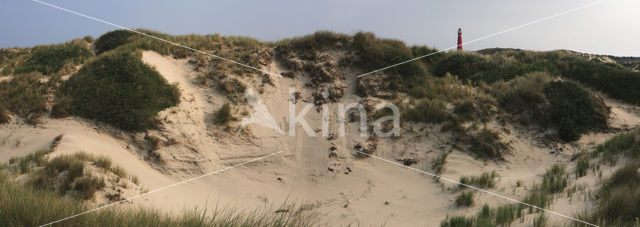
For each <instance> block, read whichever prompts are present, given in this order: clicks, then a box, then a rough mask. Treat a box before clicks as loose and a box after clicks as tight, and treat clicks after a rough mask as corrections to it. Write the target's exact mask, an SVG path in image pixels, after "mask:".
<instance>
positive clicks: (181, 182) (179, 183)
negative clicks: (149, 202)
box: [40, 151, 282, 227]
mask: <svg viewBox="0 0 640 227" xmlns="http://www.w3.org/2000/svg"><path fill="white" fill-rule="evenodd" d="M280 153H282V151H278V152H276V153H272V154H268V155H264V156H260V157H257V158H254V159H251V160H249V161H245V162H241V163H238V164H235V165H232V166H229V167H226V168H223V169H219V170H216V171H213V172H210V173H207V174H204V175H200V176H197V177H194V178H191V179H188V180H184V181H180V182H178V183H175V184H171V185H167V186H164V187H160V188H157V189H154V190H153V191H149V192H146V193H142V194H140V195H136V196H132V197H129V198H127V199H124V200H120V201H118V202H114V203H110V204H107V205H104V206H101V207H97V208H94V209H91V210H87V211H85V212H82V213H78V214H74V215H71V216H69V217H66V218H63V219H60V220H57V221H53V222H50V223H47V224H44V225H40V227H42V226H50V225H53V224H55V223H58V222H62V221H66V220H69V219H72V218H75V217H78V216H81V215H85V214H88V213H91V212H94V211H98V210H101V209H104V208H107V207H111V206H113V205H117V204H120V203H124V202H128V201H131V200H134V199H137V198H140V197H142V196H145V195H149V194H151V193H154V192H158V191H162V190H165V189H168V188H171V187H175V186H178V185H181V184H184V183H187V182H191V181H195V180H198V179H200V178H203V177H207V176H211V175H214V174H218V173H221V172H224V171H227V170H230V169H233V168H235V167H238V166H243V165H246V164H249V163H252V162H255V161H258V160H261V159H264V158H267V157H271V156H273V155H276V154H280Z"/></svg>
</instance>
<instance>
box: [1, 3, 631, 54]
mask: <svg viewBox="0 0 640 227" xmlns="http://www.w3.org/2000/svg"><path fill="white" fill-rule="evenodd" d="M41 1H44V2H48V3H50V4H54V5H58V6H60V7H63V8H67V9H69V10H73V11H76V12H79V13H83V14H86V15H89V16H92V17H95V18H99V19H102V20H105V21H108V22H111V23H113V24H118V25H121V26H124V27H128V28H146V29H152V30H157V31H161V32H165V33H169V34H174V35H182V34H190V33H195V34H213V33H219V34H222V35H241V36H249V37H253V38H257V39H260V40H264V41H276V40H280V39H284V38H289V37H293V36H302V35H306V34H310V33H313V32H315V31H318V30H331V31H335V32H340V33H348V34H353V33H356V32H358V31H367V32H373V33H375V34H376V35H377V36H379V37H383V38H394V39H399V40H402V41H404V42H406V43H407V44H410V45H428V46H432V47H436V48H438V49H445V48H449V47H452V46H455V45H456V41H457V34H456V33H457V29H458V27H461V28H462V30H463V41H470V40H474V39H477V38H481V37H485V36H487V35H491V34H494V33H496V32H500V31H503V30H506V29H509V28H513V27H516V26H519V25H523V24H527V23H529V22H532V21H535V20H538V19H541V18H544V17H548V16H551V15H554V14H557V13H560V12H564V11H567V10H571V9H575V8H578V7H581V6H584V5H587V4H589V3H592V2H595V1H597V0H561V1H559V0H538V1H531V0H448V1H447V0H439V1H434V0H393V1H391V0H388V1H380V0H323V1H303V0H274V1H265V0H251V1H250V0H216V1H206V0H185V1H175V0H140V1H135V0H129V1H125V0H109V1H94V0H41ZM114 29H117V28H116V27H114V26H112V25H108V24H104V23H100V22H97V21H93V20H90V19H87V18H84V17H80V16H78V15H74V14H70V13H68V12H64V11H61V10H59V9H55V8H52V7H50V6H46V5H43V4H41V3H38V2H34V1H31V0H1V1H0V31H2V32H1V34H0V48H6V47H15V46H19V47H28V46H34V45H38V44H53V43H60V42H64V41H68V40H71V39H73V38H78V37H84V36H86V35H91V36H93V37H98V36H100V35H101V34H103V33H105V32H107V31H110V30H114ZM493 47H503V48H520V49H530V50H556V49H568V50H574V51H579V52H586V53H594V54H609V55H617V56H640V1H639V0H606V1H604V2H602V3H600V4H598V5H595V6H591V7H588V8H584V9H581V10H578V11H575V12H572V13H569V14H565V15H562V16H558V17H555V18H553V19H550V20H546V21H542V22H540V23H536V24H532V25H529V26H526V27H523V28H520V29H517V30H513V31H510V32H506V33H504V34H500V35H497V36H494V37H490V38H487V39H483V40H480V41H478V42H474V43H471V44H468V45H466V46H465V47H464V48H465V49H467V50H479V49H484V48H493Z"/></svg>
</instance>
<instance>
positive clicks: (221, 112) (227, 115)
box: [213, 103, 233, 125]
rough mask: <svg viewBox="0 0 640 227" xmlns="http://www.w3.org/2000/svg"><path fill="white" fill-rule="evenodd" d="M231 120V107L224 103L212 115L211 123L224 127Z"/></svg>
mask: <svg viewBox="0 0 640 227" xmlns="http://www.w3.org/2000/svg"><path fill="white" fill-rule="evenodd" d="M232 119H233V116H231V105H229V103H225V104H224V105H222V106H221V107H220V109H218V110H217V111H216V113H215V114H214V118H213V123H215V124H217V125H224V124H226V123H228V122H229V121H231V120H232Z"/></svg>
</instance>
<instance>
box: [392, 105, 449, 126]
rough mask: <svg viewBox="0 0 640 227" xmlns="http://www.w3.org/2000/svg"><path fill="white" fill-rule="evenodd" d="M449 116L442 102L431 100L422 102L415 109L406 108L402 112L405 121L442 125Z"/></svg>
mask: <svg viewBox="0 0 640 227" xmlns="http://www.w3.org/2000/svg"><path fill="white" fill-rule="evenodd" d="M448 116H449V113H448V112H447V111H446V110H445V106H444V104H443V103H442V102H439V101H433V100H429V99H423V100H420V101H419V103H418V104H417V105H416V106H415V107H412V108H406V109H404V110H403V112H402V117H403V119H405V120H407V121H413V122H423V123H442V122H443V121H444V120H446V119H447V117H448Z"/></svg>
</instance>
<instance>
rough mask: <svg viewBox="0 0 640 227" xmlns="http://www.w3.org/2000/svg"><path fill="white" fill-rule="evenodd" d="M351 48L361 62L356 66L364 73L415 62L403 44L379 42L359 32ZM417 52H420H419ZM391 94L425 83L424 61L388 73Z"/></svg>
mask: <svg viewBox="0 0 640 227" xmlns="http://www.w3.org/2000/svg"><path fill="white" fill-rule="evenodd" d="M352 47H353V48H354V49H355V50H356V54H357V56H358V59H357V60H356V61H355V62H354V63H355V65H356V66H357V67H359V68H361V69H362V70H363V71H365V72H370V71H373V70H378V69H381V68H384V67H387V66H389V65H392V64H396V63H400V62H403V61H406V60H410V59H412V58H414V57H415V56H413V51H412V50H411V49H410V48H408V47H407V46H406V45H405V43H404V42H402V41H399V40H392V39H379V38H376V37H375V35H373V34H372V33H363V32H358V33H356V34H355V35H354V36H353V45H352ZM416 52H418V50H416ZM384 73H385V74H387V75H388V76H389V78H387V80H389V81H390V82H391V83H390V87H389V90H394V91H406V90H409V89H411V88H413V87H414V86H416V85H419V84H421V83H422V82H423V81H425V79H426V76H427V73H428V71H427V70H426V67H425V66H424V65H423V64H422V63H421V61H411V62H407V63H405V64H402V65H398V66H396V67H392V68H389V69H386V70H385V71H384Z"/></svg>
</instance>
